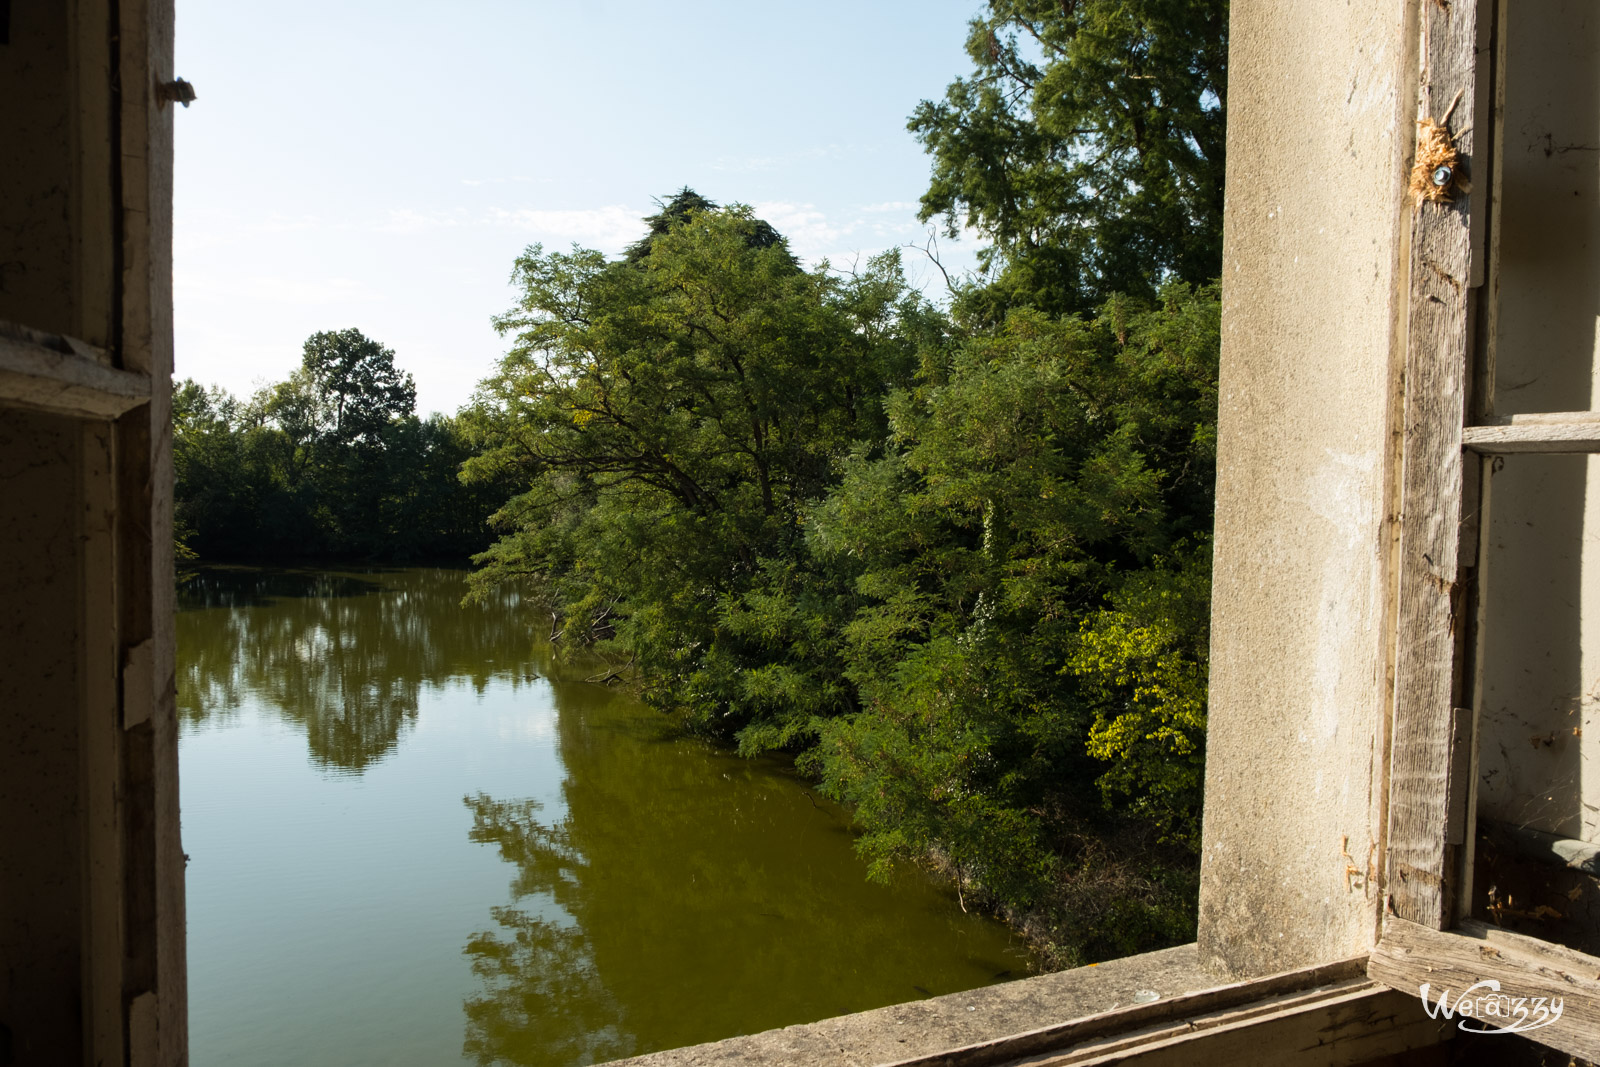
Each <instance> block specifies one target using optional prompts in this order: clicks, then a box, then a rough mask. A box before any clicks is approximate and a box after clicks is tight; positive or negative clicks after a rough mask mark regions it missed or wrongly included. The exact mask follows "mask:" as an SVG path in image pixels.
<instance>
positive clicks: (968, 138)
mask: <svg viewBox="0 0 1600 1067" xmlns="http://www.w3.org/2000/svg"><path fill="white" fill-rule="evenodd" d="M1227 27H1228V4H1227V0H990V2H989V3H988V5H987V11H986V13H985V14H984V15H983V16H982V17H980V18H978V19H975V20H974V21H973V22H972V24H971V30H970V33H969V35H968V38H967V53H968V55H969V56H971V58H972V61H973V64H974V66H975V70H974V72H973V74H972V75H971V76H970V77H968V78H962V79H958V80H957V81H955V82H954V83H952V84H951V85H950V87H949V90H948V91H947V93H946V94H945V98H944V100H943V101H940V102H933V101H926V100H925V101H923V102H922V103H921V105H920V106H918V108H917V109H916V111H915V112H914V113H913V115H912V117H911V121H910V129H911V130H912V131H913V132H914V133H915V134H916V136H917V138H918V140H920V141H921V142H922V144H923V147H924V148H925V149H926V150H927V151H928V153H929V154H930V155H931V156H932V157H933V176H932V180H931V182H930V183H929V187H928V191H927V192H926V193H925V194H924V195H923V197H922V217H923V218H924V219H931V218H933V217H935V216H940V217H942V218H943V219H944V224H945V228H946V230H947V232H948V233H949V235H950V236H952V237H954V236H956V235H957V234H958V233H959V232H960V231H961V229H962V228H963V227H966V228H970V229H972V230H975V231H976V232H977V233H978V234H979V235H981V236H982V237H983V238H986V239H988V240H989V241H990V242H992V243H991V244H990V245H989V246H988V247H987V248H986V249H985V250H984V251H983V252H982V253H981V258H982V262H983V264H984V266H985V267H987V268H988V269H989V270H990V271H991V272H992V275H993V277H992V280H991V281H990V282H989V283H988V284H987V285H985V286H983V287H981V288H977V289H974V290H973V291H970V292H969V293H968V294H967V298H966V301H965V305H964V306H965V307H966V309H967V310H968V311H969V312H971V313H973V314H974V315H976V316H977V318H978V319H979V320H981V321H985V322H988V323H991V324H993V323H998V322H999V321H1000V319H1001V318H1002V317H1003V314H1004V311H1005V309H1007V308H1010V307H1018V306H1026V307H1035V308H1039V309H1041V310H1044V311H1047V312H1051V313H1059V312H1063V311H1080V310H1088V309H1090V308H1093V307H1095V306H1098V305H1099V304H1100V303H1102V302H1103V301H1105V300H1106V299H1108V298H1109V297H1110V296H1112V295H1113V294H1117V293H1122V294H1127V295H1133V296H1139V297H1143V298H1147V299H1148V298H1151V297H1153V296H1154V295H1155V292H1156V290H1157V289H1158V288H1159V287H1160V286H1161V285H1162V284H1163V283H1164V282H1166V281H1170V280H1178V281H1183V282H1187V283H1189V284H1191V285H1203V284H1205V283H1207V282H1210V281H1211V280H1212V279H1214V278H1216V277H1217V275H1218V274H1219V273H1220V270H1221V263H1222V258H1221V257H1222V177H1223V164H1224V127H1225V124H1226V117H1227V55H1228V40H1227Z"/></svg>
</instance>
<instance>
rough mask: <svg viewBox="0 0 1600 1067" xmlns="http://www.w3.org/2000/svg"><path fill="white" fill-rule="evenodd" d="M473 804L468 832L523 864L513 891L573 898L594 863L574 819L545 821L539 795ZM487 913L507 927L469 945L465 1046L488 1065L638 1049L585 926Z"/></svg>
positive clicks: (598, 1057)
mask: <svg viewBox="0 0 1600 1067" xmlns="http://www.w3.org/2000/svg"><path fill="white" fill-rule="evenodd" d="M466 804H467V807H468V808H469V809H470V810H471V811H472V830H471V831H470V837H471V839H472V840H473V841H476V842H478V843H480V844H487V845H494V846H496V847H497V848H498V849H499V852H500V858H501V859H503V860H505V861H507V862H508V863H511V864H513V865H514V866H515V867H516V870H517V875H516V878H515V880H514V881H513V882H512V884H511V892H512V896H513V899H515V900H516V901H518V902H521V901H522V900H524V899H526V898H529V897H535V898H537V897H544V898H546V899H550V898H554V899H555V900H556V901H557V902H558V903H566V904H574V903H576V902H575V901H573V900H572V899H570V898H571V896H572V889H573V888H574V887H575V886H577V885H579V884H580V883H581V881H582V878H583V874H584V871H585V868H586V867H587V864H586V862H585V861H584V858H583V856H582V854H580V853H579V852H578V850H577V849H576V848H574V847H573V844H572V833H571V827H570V826H569V825H568V823H567V820H562V821H561V822H559V823H556V824H555V825H554V826H545V825H543V824H542V823H540V822H539V821H538V820H537V819H536V818H535V817H534V813H535V812H537V811H538V810H539V808H540V805H539V803H538V801H535V800H516V801H497V800H494V799H492V798H490V797H488V796H485V795H483V794H481V793H480V794H478V795H477V796H475V797H467V798H466ZM563 898H567V899H565V900H563ZM490 914H491V915H492V916H493V918H494V921H495V922H496V923H498V924H499V926H500V929H499V930H498V931H486V932H483V933H479V934H476V935H474V936H473V937H472V939H471V940H470V941H468V942H467V947H466V948H465V950H464V951H465V953H466V954H467V955H468V956H470V957H471V959H472V973H473V974H475V975H477V977H478V978H479V979H480V980H481V981H482V982H483V992H482V993H481V994H480V995H478V996H473V997H469V998H468V999H467V1001H466V1003H465V1005H464V1008H465V1010H466V1015H467V1036H466V1041H465V1042H464V1044H463V1052H465V1053H466V1054H467V1055H468V1056H472V1057H473V1058H475V1059H476V1060H477V1061H478V1062H479V1063H481V1064H484V1065H486V1067H487V1065H489V1064H494V1063H518V1064H588V1063H602V1062H604V1061H606V1060H613V1059H618V1058H621V1057H623V1056H628V1055H631V1054H632V1053H633V1051H634V1048H635V1045H636V1042H635V1041H634V1039H633V1037H632V1036H631V1035H630V1034H628V1032H627V1031H626V1030H624V1029H623V1028H622V1026H621V1014H622V1013H621V1009H620V1006H619V1005H618V1004H617V1002H616V998H615V997H613V996H611V994H610V993H609V992H608V991H607V990H606V988H605V984H604V982H603V981H602V980H601V978H600V973H599V970H598V969H597V967H596V965H595V960H594V953H593V951H592V948H591V945H590V944H589V939H588V937H587V936H586V935H585V933H584V931H583V928H582V927H581V926H579V925H578V924H576V923H574V922H572V921H571V920H569V919H566V918H565V917H562V918H553V917H550V916H547V915H538V914H534V913H532V912H530V911H527V910H524V909H523V908H521V907H516V906H506V907H496V908H491V909H490Z"/></svg>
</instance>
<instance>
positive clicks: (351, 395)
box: [173, 329, 500, 560]
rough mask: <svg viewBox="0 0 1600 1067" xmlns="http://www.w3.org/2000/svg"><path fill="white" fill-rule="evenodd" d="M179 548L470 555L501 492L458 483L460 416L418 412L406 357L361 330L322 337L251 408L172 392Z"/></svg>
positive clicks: (263, 554)
mask: <svg viewBox="0 0 1600 1067" xmlns="http://www.w3.org/2000/svg"><path fill="white" fill-rule="evenodd" d="M173 424H174V435H173V466H174V468H175V472H176V476H177V486H176V489H177V492H176V501H177V503H176V521H177V524H178V528H179V532H180V537H181V540H180V544H181V545H183V547H184V548H186V549H187V550H190V551H192V552H194V553H198V554H199V556H200V557H202V558H224V559H262V558H280V559H281V558H290V557H299V558H315V557H342V558H360V559H383V560H406V559H418V558H427V557H440V556H445V557H449V556H454V557H456V558H465V557H466V556H467V555H469V554H471V553H472V552H474V551H478V550H480V549H482V548H483V547H484V545H485V544H486V542H487V540H488V531H487V527H486V526H485V524H484V520H485V518H486V516H487V515H488V513H489V512H490V511H492V510H493V509H494V507H495V506H496V503H497V501H496V502H491V501H492V500H493V498H494V497H495V496H496V495H498V493H499V492H500V487H498V486H480V487H475V488H468V487H464V486H462V485H461V483H460V481H459V478H458V475H459V470H460V466H461V464H462V463H463V462H464V461H465V460H466V459H467V456H468V454H469V451H470V446H469V445H468V443H467V440H466V438H465V436H464V435H463V432H462V430H461V428H460V426H459V424H458V422H457V420H456V419H454V418H452V417H449V416H443V415H434V416H430V417H429V418H427V419H418V418H417V416H416V386H415V385H414V384H413V382H412V379H411V375H409V374H406V373H404V372H403V371H401V370H400V369H399V368H398V367H396V365H395V362H394V352H392V351H391V350H390V349H388V348H385V347H384V346H383V345H381V344H379V343H378V342H376V341H374V340H372V339H371V338H368V337H366V336H365V335H363V334H362V333H361V332H360V331H359V330H354V329H348V330H340V331H337V332H324V333H317V334H313V335H312V336H311V337H310V338H309V339H307V341H306V343H305V349H304V353H303V358H302V360H301V365H300V367H299V368H298V369H297V370H296V371H295V372H294V373H293V374H291V375H290V376H289V377H288V378H287V379H286V380H284V381H281V382H278V383H275V384H273V385H269V386H267V387H265V388H263V389H261V390H259V391H258V392H257V393H256V394H255V395H254V396H252V397H250V398H248V399H246V400H241V399H239V398H237V397H234V396H231V395H229V394H228V393H227V392H225V391H223V390H221V389H216V388H209V389H208V388H205V387H203V386H201V385H200V384H199V383H197V382H193V381H180V382H178V383H176V385H175V386H174V389H173Z"/></svg>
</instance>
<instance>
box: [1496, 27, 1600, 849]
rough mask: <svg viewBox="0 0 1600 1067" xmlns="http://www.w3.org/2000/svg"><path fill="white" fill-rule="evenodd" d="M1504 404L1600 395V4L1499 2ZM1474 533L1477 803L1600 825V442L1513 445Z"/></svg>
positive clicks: (1546, 822)
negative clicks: (1502, 25) (1479, 592)
mask: <svg viewBox="0 0 1600 1067" xmlns="http://www.w3.org/2000/svg"><path fill="white" fill-rule="evenodd" d="M1500 171H1501V175H1500V182H1499V197H1498V201H1499V210H1500V234H1501V236H1500V242H1499V258H1498V264H1497V266H1496V268H1495V269H1494V270H1493V271H1492V273H1491V282H1492V285H1493V290H1494V291H1493V299H1494V302H1495V303H1494V309H1493V314H1492V319H1493V323H1494V326H1493V345H1492V359H1493V379H1492V394H1491V397H1490V400H1491V405H1492V408H1493V410H1494V411H1495V412H1496V413H1498V414H1524V413H1532V412H1544V411H1586V410H1591V409H1594V408H1595V407H1596V406H1597V405H1596V403H1595V400H1596V396H1597V395H1600V388H1597V386H1600V366H1597V363H1600V361H1597V359H1596V348H1597V345H1596V322H1597V315H1600V9H1596V7H1595V5H1594V4H1593V3H1592V2H1589V0H1535V2H1533V3H1526V4H1519V5H1516V6H1514V7H1512V8H1511V9H1510V10H1509V11H1508V12H1507V18H1506V32H1505V115H1504V125H1503V134H1502V147H1501V151H1500ZM1494 470H1495V473H1494V474H1493V475H1492V477H1491V486H1492V487H1491V492H1490V497H1489V500H1490V507H1489V516H1490V519H1489V537H1488V538H1487V543H1486V545H1485V553H1484V555H1485V560H1486V567H1485V589H1486V595H1487V601H1486V604H1487V610H1486V614H1485V620H1484V631H1485V632H1484V647H1485V655H1484V677H1483V696H1482V703H1481V707H1480V720H1479V723H1480V736H1481V742H1480V749H1479V785H1478V796H1479V812H1480V814H1482V815H1483V816H1485V817H1487V818H1490V819H1494V820H1497V821H1501V822H1508V823H1513V824H1515V825H1519V826H1531V827H1533V828H1534V829H1538V830H1543V831H1546V832H1548V833H1554V834H1559V835H1561V836H1563V837H1579V838H1583V839H1585V840H1590V841H1595V840H1600V625H1597V624H1596V620H1600V457H1593V456H1588V457H1585V456H1507V457H1505V458H1504V459H1503V460H1501V461H1498V462H1497V463H1496V464H1495V468H1494Z"/></svg>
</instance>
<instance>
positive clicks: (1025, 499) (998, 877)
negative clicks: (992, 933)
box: [806, 283, 1218, 905]
mask: <svg viewBox="0 0 1600 1067" xmlns="http://www.w3.org/2000/svg"><path fill="white" fill-rule="evenodd" d="M1217 312H1218V303H1217V300H1216V294H1215V292H1214V291H1213V290H1205V291H1201V292H1198V293H1196V292H1191V291H1190V290H1188V289H1187V287H1184V286H1182V285H1179V284H1177V283H1173V284H1170V285H1169V286H1168V287H1167V288H1166V289H1165V290H1164V291H1163V295H1162V299H1161V301H1160V302H1159V303H1157V304H1155V305H1154V306H1151V305H1144V304H1141V303H1140V302H1136V301H1131V300H1127V299H1123V298H1119V299H1117V300H1114V301H1111V302H1109V303H1108V304H1107V305H1106V306H1105V307H1104V308H1102V309H1101V311H1100V312H1099V313H1098V314H1097V315H1096V316H1094V317H1093V318H1090V319H1080V318H1077V317H1066V318H1058V317H1051V316H1047V315H1044V314H1041V313H1040V312H1037V311H1033V310H1018V311H1013V312H1012V313H1011V314H1010V315H1009V316H1008V318H1007V320H1006V323H1005V325H1004V328H1003V329H1001V330H999V331H997V332H995V333H993V334H980V335H976V336H973V337H971V338H969V339H967V340H966V341H965V342H964V343H961V344H959V345H956V346H953V347H952V348H951V349H950V350H949V356H948V358H947V359H946V361H944V362H943V363H935V364H932V365H930V366H927V367H925V368H924V371H923V373H922V375H921V376H920V380H919V382H918V384H917V386H916V387H915V388H912V389H906V390H900V391H896V392H895V393H894V394H892V395H891V397H890V399H889V404H888V409H889V412H890V416H891V447H890V449H889V450H888V451H887V452H886V453H884V454H882V455H880V456H876V457H874V456H872V455H870V454H866V453H861V454H858V455H856V456H854V457H852V459H851V460H850V461H849V463H847V465H846V466H845V468H844V471H843V479H842V481H841V483H840V484H839V486H838V487H837V488H836V489H835V491H834V492H833V493H832V494H830V496H829V498H828V501H827V503H826V504H825V505H824V506H823V507H822V508H820V509H818V510H817V512H816V513H815V515H814V517H813V520H812V523H811V529H810V537H811V541H810V547H811V549H812V551H813V552H815V553H816V554H818V555H820V556H823V557H830V556H841V555H844V556H849V557H851V558H853V559H855V560H857V561H859V567H860V569H859V575H858V577H857V578H856V588H857V591H858V592H859V593H860V594H861V595H862V597H863V599H864V603H863V604H862V605H861V606H860V607H859V608H858V609H857V610H856V612H855V613H854V615H853V617H852V618H851V620H850V621H849V623H848V625H847V626H846V627H845V628H844V631H843V638H844V642H845V650H844V653H843V655H844V659H845V661H846V664H847V668H846V676H847V677H848V678H849V680H850V681H851V682H852V683H853V684H854V685H855V687H856V689H857V690H858V692H859V694H860V709H859V710H856V711H852V712H849V713H847V714H844V715H841V716H838V717H835V718H832V719H830V720H829V721H827V722H826V723H823V724H821V725H820V728H819V734H820V736H819V740H818V743H817V744H816V746H815V748H814V749H813V750H812V751H811V752H810V753H809V754H808V755H807V757H806V762H807V763H808V764H809V765H810V766H811V767H812V768H813V769H814V770H815V771H817V773H819V774H820V775H821V777H822V778H823V780H824V783H825V784H826V786H827V787H828V788H829V789H830V790H831V791H832V792H833V793H834V794H835V795H837V796H838V797H839V798H840V799H843V800H846V801H848V802H850V803H851V804H852V805H853V806H855V808H856V812H857V818H858V821H859V822H860V823H861V824H862V827H863V830H864V831H865V834H864V836H863V838H862V841H861V845H862V848H863V850H864V851H865V853H866V854H867V855H868V856H869V858H871V859H872V860H873V861H874V862H875V863H877V864H878V865H879V866H880V867H881V866H883V865H884V864H887V863H888V862H890V861H893V860H896V859H917V858H920V857H922V856H924V855H926V854H928V853H929V852H930V851H932V852H936V853H938V854H941V855H943V856H945V857H946V858H947V859H948V860H949V861H950V862H951V863H952V864H954V865H955V867H956V868H957V870H958V871H961V872H962V873H963V874H964V875H967V876H971V877H973V878H975V879H976V881H977V882H979V883H980V884H982V885H984V886H985V887H986V888H987V889H988V890H989V891H991V892H992V893H994V894H996V895H997V896H998V897H999V898H1000V899H1001V900H1003V901H1005V902H1007V903H1009V904H1013V905H1027V904H1029V903H1032V902H1033V901H1035V900H1037V899H1039V898H1041V897H1042V896H1046V895H1048V892H1049V888H1050V886H1051V885H1052V884H1053V880H1054V879H1055V878H1056V875H1057V873H1058V868H1059V864H1060V861H1061V857H1062V855H1063V852H1062V840H1061V837H1060V835H1061V833H1062V828H1063V827H1064V826H1066V825H1070V824H1071V822H1072V821H1073V820H1079V819H1081V818H1082V817H1083V813H1084V812H1085V811H1086V810H1088V811H1091V812H1092V811H1093V810H1094V809H1095V808H1098V807H1099V801H1100V799H1101V797H1104V798H1106V799H1108V800H1110V801H1112V802H1113V803H1122V802H1124V801H1127V800H1129V799H1130V798H1131V799H1132V800H1133V801H1134V804H1133V807H1134V808H1135V809H1136V810H1137V812H1138V814H1140V815H1141V816H1143V817H1144V818H1145V819H1146V820H1148V821H1149V822H1150V823H1152V824H1154V825H1155V826H1156V827H1158V828H1159V830H1160V832H1162V833H1164V834H1165V835H1166V836H1167V837H1168V839H1169V840H1171V841H1174V842H1176V843H1178V844H1180V845H1187V844H1189V843H1191V842H1192V841H1193V839H1194V834H1195V832H1196V830H1197V823H1196V819H1197V818H1198V814H1199V808H1198V791H1197V788H1196V786H1197V783H1198V771H1199V767H1200V760H1201V753H1202V750H1203V730H1204V705H1203V692H1204V689H1203V679H1204V655H1205V652H1204V650H1205V645H1206V629H1205V625H1206V617H1207V616H1206V611H1205V605H1206V586H1207V582H1206V580H1205V579H1206V569H1205V566H1206V561H1208V560H1209V541H1208V539H1207V531H1208V530H1209V527H1210V513H1211V492H1212V472H1213V470H1214V431H1213V427H1214V426H1215V410H1216V367H1217V328H1216V326H1217ZM1197 679H1198V680H1199V681H1200V685H1199V687H1198V693H1199V695H1200V699H1199V700H1198V702H1197V699H1196V696H1197V688H1196V685H1195V682H1196V680H1197ZM1097 780H1098V781H1099V786H1098V789H1097V788H1096V787H1095V785H1094V783H1096V781H1097ZM1097 792H1098V793H1099V794H1100V796H1096V793H1097Z"/></svg>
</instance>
